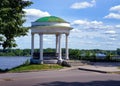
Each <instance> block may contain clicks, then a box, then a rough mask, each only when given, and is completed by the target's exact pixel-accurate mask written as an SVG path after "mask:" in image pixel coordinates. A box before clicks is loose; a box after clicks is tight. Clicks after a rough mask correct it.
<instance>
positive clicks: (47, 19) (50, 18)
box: [35, 16, 67, 23]
mask: <svg viewBox="0 0 120 86" xmlns="http://www.w3.org/2000/svg"><path fill="white" fill-rule="evenodd" d="M35 22H58V23H67V22H66V21H65V20H64V19H62V18H59V17H56V16H47V17H42V18H39V19H37V20H36V21H35Z"/></svg>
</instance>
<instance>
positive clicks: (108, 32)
mask: <svg viewBox="0 0 120 86" xmlns="http://www.w3.org/2000/svg"><path fill="white" fill-rule="evenodd" d="M105 34H116V31H114V30H109V31H105Z"/></svg>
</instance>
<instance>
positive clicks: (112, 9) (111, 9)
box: [110, 5, 120, 12]
mask: <svg viewBox="0 0 120 86" xmlns="http://www.w3.org/2000/svg"><path fill="white" fill-rule="evenodd" d="M110 11H117V12H120V5H117V6H114V7H111V8H110Z"/></svg>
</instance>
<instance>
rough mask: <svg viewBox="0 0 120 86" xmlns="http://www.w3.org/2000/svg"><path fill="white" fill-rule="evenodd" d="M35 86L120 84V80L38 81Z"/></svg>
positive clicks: (103, 85)
mask: <svg viewBox="0 0 120 86" xmlns="http://www.w3.org/2000/svg"><path fill="white" fill-rule="evenodd" d="M33 86H120V81H112V80H110V81H93V82H61V81H55V82H50V83H38V84H36V85H33Z"/></svg>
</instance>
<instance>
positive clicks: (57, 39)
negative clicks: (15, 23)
mask: <svg viewBox="0 0 120 86" xmlns="http://www.w3.org/2000/svg"><path fill="white" fill-rule="evenodd" d="M58 37H59V36H58V34H56V56H57V58H58V47H59V46H58V45H59V43H58V41H59V38H58Z"/></svg>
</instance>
